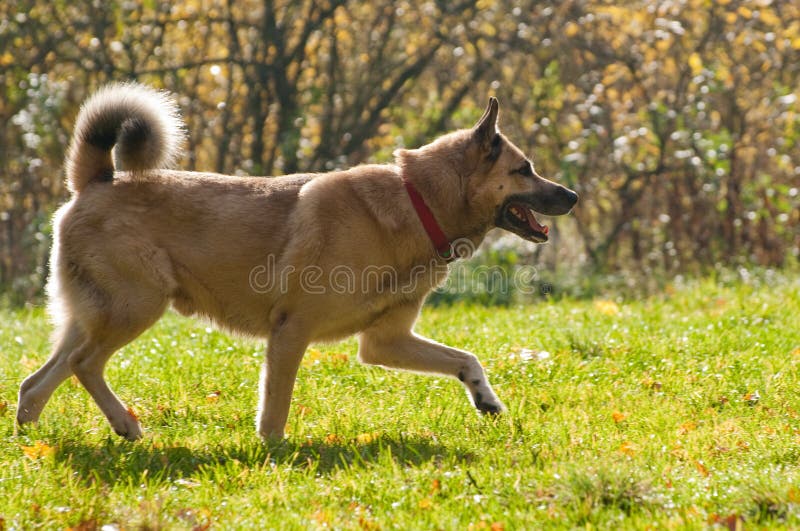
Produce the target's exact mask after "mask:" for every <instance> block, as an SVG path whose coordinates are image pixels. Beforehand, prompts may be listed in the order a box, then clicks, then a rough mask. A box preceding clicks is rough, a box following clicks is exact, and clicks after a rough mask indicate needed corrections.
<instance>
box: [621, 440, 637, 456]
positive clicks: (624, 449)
mask: <svg viewBox="0 0 800 531" xmlns="http://www.w3.org/2000/svg"><path fill="white" fill-rule="evenodd" d="M638 451H639V447H638V446H636V445H635V444H634V443H632V442H630V441H624V442H623V443H622V444H621V445H620V446H619V452H621V453H623V454H625V455H628V456H631V457H633V456H634V455H636V453H637V452H638Z"/></svg>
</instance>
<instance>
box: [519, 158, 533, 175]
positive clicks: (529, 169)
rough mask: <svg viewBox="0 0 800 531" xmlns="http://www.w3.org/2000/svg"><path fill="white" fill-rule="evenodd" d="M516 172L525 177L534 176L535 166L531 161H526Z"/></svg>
mask: <svg viewBox="0 0 800 531" xmlns="http://www.w3.org/2000/svg"><path fill="white" fill-rule="evenodd" d="M515 173H519V174H520V175H522V176H523V177H533V166H532V165H531V163H530V162H528V161H525V165H524V166H523V167H521V168H519V169H518V170H517V171H516V172H515Z"/></svg>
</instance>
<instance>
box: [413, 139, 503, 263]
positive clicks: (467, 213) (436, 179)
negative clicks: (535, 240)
mask: <svg viewBox="0 0 800 531" xmlns="http://www.w3.org/2000/svg"><path fill="white" fill-rule="evenodd" d="M427 166H429V165H428V164H427V163H426V161H424V160H422V161H419V160H418V159H417V158H416V157H414V156H413V155H412V154H410V153H409V152H406V153H405V154H404V156H403V158H402V160H401V163H400V171H401V177H402V179H403V180H404V181H407V182H410V183H411V184H412V185H413V187H414V189H415V190H416V191H417V192H418V193H419V195H420V196H421V198H422V200H423V201H424V203H425V205H426V206H427V208H428V209H429V210H430V212H431V213H432V215H433V217H434V218H435V221H436V224H437V225H438V227H439V228H440V229H441V231H442V232H443V233H444V235H445V236H446V237H447V239H448V240H449V241H450V242H451V243H452V242H455V241H462V240H469V241H471V242H472V243H473V244H474V246H475V247H477V246H478V245H479V244H480V242H481V241H483V238H484V236H486V233H487V232H488V231H489V229H491V228H492V220H491V219H486V220H484V219H480V217H481V216H476V215H475V213H474V212H473V211H472V208H471V206H470V204H469V202H468V201H467V200H466V197H465V194H464V191H463V190H464V189H463V181H462V179H463V178H462V177H461V176H459V175H457V174H455V173H450V174H446V175H443V174H442V172H443V171H444V172H447V171H448V169H447V168H442V167H438V168H436V169H437V170H439V173H438V174H436V175H432V174H430V173H429V172H430V171H431V170H432V169H433V168H429V167H427ZM451 171H452V170H451ZM415 209H416V207H415ZM418 215H419V214H418ZM424 224H425V223H424V222H423V225H424ZM426 230H427V229H426ZM432 241H433V240H432ZM434 245H436V243H435V242H434Z"/></svg>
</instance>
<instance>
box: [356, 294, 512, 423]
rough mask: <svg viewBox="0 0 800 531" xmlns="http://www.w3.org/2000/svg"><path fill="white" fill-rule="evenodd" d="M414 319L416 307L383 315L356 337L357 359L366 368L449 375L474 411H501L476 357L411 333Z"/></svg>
mask: <svg viewBox="0 0 800 531" xmlns="http://www.w3.org/2000/svg"><path fill="white" fill-rule="evenodd" d="M416 316H417V310H416V308H409V307H403V308H398V309H395V310H393V311H390V312H387V313H386V314H384V315H383V317H382V318H381V320H380V321H378V322H376V323H375V324H373V326H371V327H370V328H368V329H367V330H365V331H364V332H362V334H361V336H360V337H359V348H358V357H359V359H360V360H361V361H362V362H363V363H367V364H370V365H380V366H383V367H389V368H394V369H403V370H407V371H415V372H430V373H438V374H445V375H448V376H453V377H454V378H458V379H459V380H460V381H461V383H462V384H464V387H465V388H466V390H467V394H468V395H469V397H470V398H471V399H472V402H473V404H474V405H475V407H476V408H477V409H478V411H480V412H481V413H500V412H502V411H504V410H505V406H503V403H502V402H500V399H498V398H497V395H496V394H495V393H494V390H493V389H492V386H491V385H490V384H489V379H488V378H487V377H486V373H485V371H484V370H483V367H482V366H481V364H480V362H479V361H478V358H477V357H475V355H474V354H471V353H469V352H465V351H463V350H459V349H455V348H452V347H448V346H446V345H442V344H440V343H436V342H435V341H431V340H429V339H426V338H423V337H420V336H418V335H416V334H414V333H413V332H411V326H412V325H413V322H414V319H416Z"/></svg>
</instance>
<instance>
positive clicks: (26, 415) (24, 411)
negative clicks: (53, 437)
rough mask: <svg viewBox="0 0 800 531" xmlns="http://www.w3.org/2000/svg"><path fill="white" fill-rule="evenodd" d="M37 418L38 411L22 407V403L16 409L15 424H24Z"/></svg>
mask: <svg viewBox="0 0 800 531" xmlns="http://www.w3.org/2000/svg"><path fill="white" fill-rule="evenodd" d="M38 420H39V411H37V410H35V409H34V408H32V407H31V408H28V407H24V406H22V405H20V406H19V409H17V424H19V425H20V426H24V425H25V424H31V423H33V422H36V421H38Z"/></svg>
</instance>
